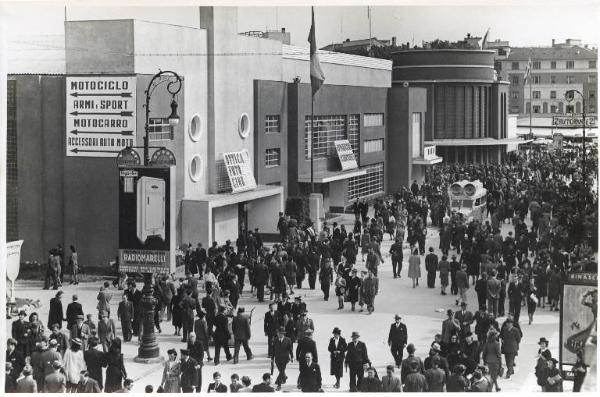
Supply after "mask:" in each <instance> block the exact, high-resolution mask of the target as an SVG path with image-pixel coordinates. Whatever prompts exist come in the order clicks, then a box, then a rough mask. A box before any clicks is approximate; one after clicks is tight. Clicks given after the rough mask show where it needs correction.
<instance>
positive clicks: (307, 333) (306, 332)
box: [304, 328, 313, 335]
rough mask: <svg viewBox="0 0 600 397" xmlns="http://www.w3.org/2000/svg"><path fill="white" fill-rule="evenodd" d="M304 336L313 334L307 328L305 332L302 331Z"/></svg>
mask: <svg viewBox="0 0 600 397" xmlns="http://www.w3.org/2000/svg"><path fill="white" fill-rule="evenodd" d="M304 334H306V335H312V334H313V330H312V329H310V328H309V329H307V330H306V331H304Z"/></svg>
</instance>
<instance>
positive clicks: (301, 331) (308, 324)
mask: <svg viewBox="0 0 600 397" xmlns="http://www.w3.org/2000/svg"><path fill="white" fill-rule="evenodd" d="M307 313H308V312H307V311H306V310H302V312H301V313H300V318H299V319H298V321H296V339H297V340H301V339H302V338H303V337H304V336H305V335H306V331H308V330H309V329H310V330H311V331H314V330H315V324H314V322H313V320H312V319H311V318H308V316H307ZM315 361H316V360H315Z"/></svg>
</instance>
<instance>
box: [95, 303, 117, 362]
mask: <svg viewBox="0 0 600 397" xmlns="http://www.w3.org/2000/svg"><path fill="white" fill-rule="evenodd" d="M116 333H117V332H116V329H115V322H114V321H113V320H112V319H110V318H108V313H107V312H106V311H105V310H102V311H101V312H100V321H98V339H99V340H100V343H101V344H102V350H104V352H105V353H106V352H107V351H108V347H109V346H110V344H111V342H112V341H113V340H114V339H115V335H116Z"/></svg>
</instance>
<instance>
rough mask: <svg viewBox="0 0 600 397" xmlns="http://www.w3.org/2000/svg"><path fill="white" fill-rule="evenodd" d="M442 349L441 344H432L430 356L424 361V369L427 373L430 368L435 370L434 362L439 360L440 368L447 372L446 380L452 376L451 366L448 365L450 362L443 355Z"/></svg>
mask: <svg viewBox="0 0 600 397" xmlns="http://www.w3.org/2000/svg"><path fill="white" fill-rule="evenodd" d="M441 353H442V348H441V346H440V344H439V343H437V342H434V343H432V344H431V349H429V356H428V357H427V358H425V360H424V361H423V368H424V369H425V371H427V370H428V369H429V368H433V360H436V359H437V360H439V363H440V364H439V367H440V368H441V369H443V370H444V372H446V379H448V377H449V376H450V364H448V360H447V359H446V357H443V356H442V355H441Z"/></svg>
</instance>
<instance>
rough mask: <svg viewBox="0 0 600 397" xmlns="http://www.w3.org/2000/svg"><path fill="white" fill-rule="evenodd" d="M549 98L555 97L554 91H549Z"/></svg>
mask: <svg viewBox="0 0 600 397" xmlns="http://www.w3.org/2000/svg"><path fill="white" fill-rule="evenodd" d="M550 98H551V99H556V91H550Z"/></svg>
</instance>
